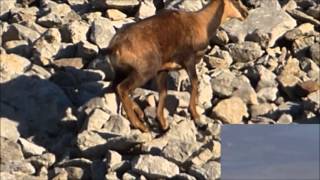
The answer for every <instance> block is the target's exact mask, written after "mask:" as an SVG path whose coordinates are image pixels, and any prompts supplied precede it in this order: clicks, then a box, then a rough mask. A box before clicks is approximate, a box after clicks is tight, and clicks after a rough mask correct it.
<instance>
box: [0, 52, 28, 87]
mask: <svg viewBox="0 0 320 180" xmlns="http://www.w3.org/2000/svg"><path fill="white" fill-rule="evenodd" d="M30 64H31V63H30V61H29V60H28V59H26V58H24V57H21V56H18V55H15V54H0V67H1V69H0V82H1V83H4V82H7V81H9V80H11V79H13V78H15V77H17V76H18V75H21V74H23V73H24V72H25V70H26V69H27V68H28V67H29V66H30Z"/></svg>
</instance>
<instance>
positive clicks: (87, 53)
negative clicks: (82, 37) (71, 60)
mask: <svg viewBox="0 0 320 180" xmlns="http://www.w3.org/2000/svg"><path fill="white" fill-rule="evenodd" d="M98 53H99V48H98V46H96V45H94V44H92V43H90V42H88V41H81V42H79V43H78V50H77V53H76V54H77V56H78V57H82V58H84V59H92V58H94V57H96V56H97V55H98Z"/></svg>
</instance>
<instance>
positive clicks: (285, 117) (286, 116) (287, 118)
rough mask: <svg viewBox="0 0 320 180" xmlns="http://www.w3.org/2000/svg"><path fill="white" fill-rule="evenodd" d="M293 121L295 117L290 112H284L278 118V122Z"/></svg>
mask: <svg viewBox="0 0 320 180" xmlns="http://www.w3.org/2000/svg"><path fill="white" fill-rule="evenodd" d="M292 122H293V118H292V116H291V115H289V114H282V115H281V116H280V118H279V119H278V120H277V124H291V123H292Z"/></svg>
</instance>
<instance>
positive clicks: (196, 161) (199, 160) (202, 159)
mask: <svg viewBox="0 0 320 180" xmlns="http://www.w3.org/2000/svg"><path fill="white" fill-rule="evenodd" d="M213 156H214V155H213V153H212V151H211V150H210V149H204V150H203V151H202V152H201V153H200V154H199V155H197V156H196V157H194V158H192V160H191V162H192V164H193V165H196V166H202V165H203V164H205V163H206V162H207V161H209V160H210V159H211V158H212V157H213Z"/></svg>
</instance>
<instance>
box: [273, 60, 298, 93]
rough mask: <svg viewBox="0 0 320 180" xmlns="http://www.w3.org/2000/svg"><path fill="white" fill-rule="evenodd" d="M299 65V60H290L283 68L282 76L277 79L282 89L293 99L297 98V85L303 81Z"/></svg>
mask: <svg viewBox="0 0 320 180" xmlns="http://www.w3.org/2000/svg"><path fill="white" fill-rule="evenodd" d="M299 64H300V63H299V60H298V59H295V58H290V59H289V60H288V61H287V63H286V65H285V66H284V67H283V69H282V71H281V73H280V76H278V77H277V79H278V81H279V84H280V85H281V89H282V90H283V91H284V92H285V93H286V94H287V95H288V96H289V97H291V98H294V97H295V96H296V95H295V91H296V85H297V84H298V83H299V82H300V81H301V80H300V74H301V73H302V72H301V69H300V66H299Z"/></svg>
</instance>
